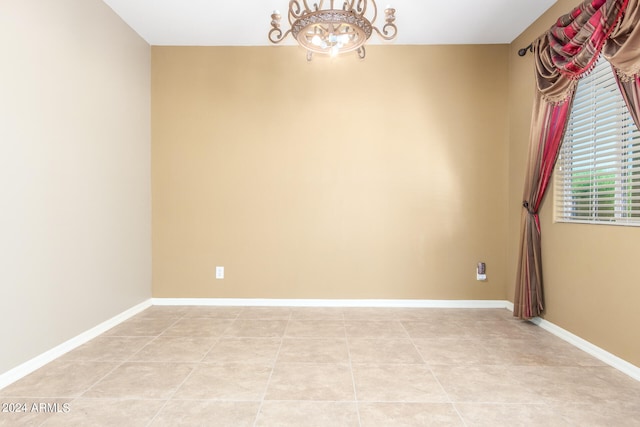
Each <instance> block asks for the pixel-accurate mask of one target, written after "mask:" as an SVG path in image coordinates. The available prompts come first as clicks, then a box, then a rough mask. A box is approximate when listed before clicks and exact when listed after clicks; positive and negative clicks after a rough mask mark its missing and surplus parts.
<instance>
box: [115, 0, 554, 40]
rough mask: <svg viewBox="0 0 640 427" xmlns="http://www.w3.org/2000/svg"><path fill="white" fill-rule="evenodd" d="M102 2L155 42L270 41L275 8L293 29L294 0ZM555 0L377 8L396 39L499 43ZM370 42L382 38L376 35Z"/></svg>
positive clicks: (405, 1) (389, 0)
mask: <svg viewBox="0 0 640 427" xmlns="http://www.w3.org/2000/svg"><path fill="white" fill-rule="evenodd" d="M103 1H104V2H105V3H106V4H108V5H109V6H110V7H111V8H112V9H113V10H114V11H115V12H116V13H117V14H118V15H120V17H121V18H122V19H123V20H124V21H125V22H126V23H127V24H129V25H130V26H131V27H132V28H133V29H134V30H135V31H136V32H137V33H138V34H139V35H140V36H141V37H142V38H144V39H145V40H146V41H147V42H148V43H149V44H151V45H161V46H164V45H173V46H262V45H268V44H270V43H269V42H268V40H267V33H268V32H269V29H270V21H271V17H270V16H271V12H272V11H273V10H276V9H277V10H280V11H281V13H282V15H283V29H284V30H286V29H288V23H287V18H286V13H285V11H286V10H287V8H288V4H289V0H225V1H222V0H103ZM313 2H315V1H313V0H312V1H309V4H312V3H313ZM555 2H556V0H384V2H382V1H378V7H379V8H380V9H384V8H385V7H386V6H387V4H390V5H391V6H393V7H394V8H395V9H396V18H397V19H396V24H397V26H398V38H397V39H396V40H395V41H393V42H391V43H395V44H494V43H511V42H512V41H513V40H514V39H515V38H516V37H517V36H518V35H519V34H520V33H521V32H522V31H523V30H525V29H526V28H527V27H528V26H529V25H530V24H531V23H533V22H534V21H535V20H536V19H537V18H538V17H539V16H540V15H541V14H542V13H544V12H545V11H546V10H547V9H548V8H549V7H551V6H552V5H553V4H554V3H555ZM336 3H339V2H336ZM383 17H384V13H383V12H382V10H380V11H379V15H378V19H377V20H376V22H375V23H374V25H376V26H378V27H381V26H382V25H381V23H382V22H383ZM288 38H289V39H290V36H289V37H288ZM370 43H371V44H377V43H380V42H379V40H378V39H377V36H376V35H373V36H372V37H371V40H370ZM385 43H389V42H385Z"/></svg>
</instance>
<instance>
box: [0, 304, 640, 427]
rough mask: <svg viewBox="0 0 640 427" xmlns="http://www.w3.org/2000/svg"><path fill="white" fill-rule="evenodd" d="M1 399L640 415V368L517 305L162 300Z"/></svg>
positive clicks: (181, 419)
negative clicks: (536, 320) (608, 361)
mask: <svg viewBox="0 0 640 427" xmlns="http://www.w3.org/2000/svg"><path fill="white" fill-rule="evenodd" d="M0 402H1V403H2V405H3V409H16V406H15V404H18V405H19V406H18V408H26V409H27V413H24V412H9V413H8V412H0V426H12V427H13V426H64V427H69V426H118V427H123V426H126V427H129V426H154V427H156V426H172V427H174V426H225V427H235V426H278V427H282V426H296V427H300V426H304V427H312V426H321V427H327V426H374V427H387V426H389V427H390V426H467V427H471V426H474V427H475V426H491V427H496V426H542V425H544V426H581V427H583V426H617V427H620V426H640V382H638V381H635V380H633V379H632V378H629V377H627V376H626V375H624V374H622V373H620V372H618V371H616V370H615V369H613V368H611V367H609V366H606V365H604V364H603V363H602V362H600V361H599V360H597V359H595V358H593V357H591V356H589V355H587V354H586V353H583V352H582V351H580V350H578V349H576V348H575V347H572V346H571V345H569V344H567V343H565V342H564V341H562V340H560V339H558V338H556V337H554V336H552V335H550V334H549V333H547V332H546V331H544V330H542V329H540V328H538V327H537V326H534V325H532V324H530V323H528V322H521V321H518V320H516V319H513V318H512V317H511V314H510V313H509V312H508V311H507V310H502V309H477V310H476V309H392V308H281V307H274V308H266V307H244V308H243V307H162V306H155V307H151V308H149V309H147V310H145V311H144V312H142V313H141V314H139V315H137V316H135V317H133V318H131V319H129V320H128V321H126V322H124V323H122V324H120V325H118V326H117V327H115V328H113V329H111V330H110V331H107V332H106V333H105V334H103V335H101V336H100V337H98V338H96V339H94V340H92V341H91V342H89V343H87V344H85V345H83V346H81V347H79V348H77V349H75V350H73V351H71V352H69V353H67V354H66V355H64V356H62V357H60V358H59V359H57V360H56V361H54V362H52V363H50V364H48V365H47V366H45V367H43V368H42V369H40V370H38V371H36V372H34V373H33V374H31V375H29V376H28V377H26V378H23V379H22V380H20V381H18V382H16V383H14V384H12V385H10V386H8V387H6V388H5V389H3V390H0ZM34 403H36V404H37V405H38V406H37V408H40V409H42V410H43V411H42V412H36V411H33V410H32V409H33V407H32V405H33V404H34ZM11 404H13V405H14V406H10V405H11ZM23 404H24V405H25V406H22V405H23ZM40 404H45V406H44V407H40V406H39V405H40ZM46 405H48V406H46ZM55 409H58V410H59V411H60V412H51V411H52V410H55Z"/></svg>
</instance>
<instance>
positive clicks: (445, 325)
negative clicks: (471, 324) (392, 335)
mask: <svg viewBox="0 0 640 427" xmlns="http://www.w3.org/2000/svg"><path fill="white" fill-rule="evenodd" d="M402 325H403V326H404V328H405V330H406V331H407V333H408V334H409V336H410V337H411V338H412V339H419V338H456V339H465V338H474V332H473V331H471V330H470V329H469V328H467V326H466V325H464V324H463V323H462V322H459V321H456V319H452V320H451V321H447V322H436V323H434V322H424V321H403V322H402Z"/></svg>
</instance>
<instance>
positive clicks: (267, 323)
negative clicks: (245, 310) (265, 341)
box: [224, 319, 287, 338]
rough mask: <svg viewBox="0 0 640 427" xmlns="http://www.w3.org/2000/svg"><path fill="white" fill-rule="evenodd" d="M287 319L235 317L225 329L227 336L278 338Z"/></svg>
mask: <svg viewBox="0 0 640 427" xmlns="http://www.w3.org/2000/svg"><path fill="white" fill-rule="evenodd" d="M286 327H287V320H258V319H249V320H247V319H237V320H235V321H234V322H233V324H232V325H231V326H229V328H228V329H227V330H226V331H225V334H224V335H225V336H228V337H247V338H278V337H282V336H283V335H284V330H285V329H286Z"/></svg>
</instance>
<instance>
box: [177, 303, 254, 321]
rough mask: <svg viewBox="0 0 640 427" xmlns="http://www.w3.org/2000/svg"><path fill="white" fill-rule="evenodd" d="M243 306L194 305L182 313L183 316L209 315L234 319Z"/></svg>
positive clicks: (215, 317)
mask: <svg viewBox="0 0 640 427" xmlns="http://www.w3.org/2000/svg"><path fill="white" fill-rule="evenodd" d="M243 309H244V308H243V307H218V306H194V307H189V309H188V310H187V311H186V312H185V313H184V317H185V318H191V317H210V318H214V319H231V320H235V319H236V318H237V317H238V315H239V314H240V312H241V311H242V310H243Z"/></svg>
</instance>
